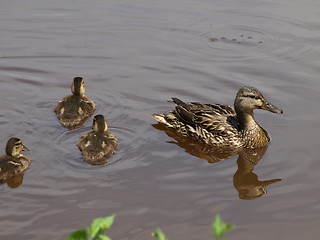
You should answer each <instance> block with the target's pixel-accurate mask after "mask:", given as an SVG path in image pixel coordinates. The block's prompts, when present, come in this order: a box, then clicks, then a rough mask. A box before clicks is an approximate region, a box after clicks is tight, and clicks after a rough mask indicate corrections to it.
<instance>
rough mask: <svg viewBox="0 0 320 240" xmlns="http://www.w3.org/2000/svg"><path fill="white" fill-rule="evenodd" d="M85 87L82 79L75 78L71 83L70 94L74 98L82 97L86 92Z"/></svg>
mask: <svg viewBox="0 0 320 240" xmlns="http://www.w3.org/2000/svg"><path fill="white" fill-rule="evenodd" d="M85 87H86V86H85V84H84V80H83V79H82V77H75V78H74V79H73V81H72V85H71V92H72V94H73V95H75V96H83V95H84V92H85V90H86V89H85Z"/></svg>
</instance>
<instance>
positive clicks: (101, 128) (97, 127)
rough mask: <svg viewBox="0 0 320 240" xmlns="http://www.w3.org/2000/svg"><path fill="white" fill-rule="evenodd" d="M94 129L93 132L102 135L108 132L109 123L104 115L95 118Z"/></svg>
mask: <svg viewBox="0 0 320 240" xmlns="http://www.w3.org/2000/svg"><path fill="white" fill-rule="evenodd" d="M92 129H93V131H95V132H100V133H104V132H106V131H107V130H108V125H107V122H106V120H105V119H104V117H103V116H102V115H96V116H94V118H93V124H92Z"/></svg>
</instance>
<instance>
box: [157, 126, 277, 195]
mask: <svg viewBox="0 0 320 240" xmlns="http://www.w3.org/2000/svg"><path fill="white" fill-rule="evenodd" d="M152 126H153V127H154V128H156V129H158V130H162V131H164V132H165V133H166V134H167V135H168V136H169V137H171V138H173V139H174V140H175V141H168V143H172V144H175V145H178V146H179V147H181V148H183V149H184V150H185V152H187V153H189V154H191V155H193V156H196V157H199V158H202V159H205V160H207V161H208V163H216V162H220V161H222V160H226V159H228V158H231V157H233V156H235V155H239V157H238V159H237V164H238V169H237V171H236V172H235V174H234V175H233V185H234V187H235V188H236V190H237V191H238V193H239V198H240V199H246V200H250V199H255V198H259V197H261V196H262V195H264V194H265V193H267V191H266V190H265V187H266V186H268V185H270V184H272V183H275V182H279V181H281V179H271V180H266V181H260V180H259V179H258V175H257V174H255V173H254V172H253V170H254V168H255V166H256V165H257V164H258V163H259V161H260V159H261V158H262V157H263V155H264V154H265V152H266V151H267V149H268V145H266V146H263V147H259V148H255V149H246V148H241V149H234V148H230V147H229V148H228V147H224V148H222V147H212V146H209V145H206V144H202V143H199V142H197V141H196V140H194V139H192V138H190V137H185V136H182V135H181V134H177V132H176V131H174V130H172V129H170V128H167V127H166V126H164V125H163V124H159V123H158V124H153V125H152Z"/></svg>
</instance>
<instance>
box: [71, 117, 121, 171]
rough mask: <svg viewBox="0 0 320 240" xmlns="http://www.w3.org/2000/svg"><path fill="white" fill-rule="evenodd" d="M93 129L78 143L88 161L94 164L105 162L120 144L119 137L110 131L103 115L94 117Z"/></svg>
mask: <svg viewBox="0 0 320 240" xmlns="http://www.w3.org/2000/svg"><path fill="white" fill-rule="evenodd" d="M92 129H93V130H92V131H91V132H89V133H87V134H85V135H83V136H82V137H81V139H80V141H79V142H78V144H77V147H78V148H79V150H80V151H81V153H82V155H83V158H84V160H85V161H86V162H88V163H91V164H93V165H98V164H104V163H105V160H103V159H105V158H108V157H109V156H111V155H112V154H113V152H114V150H115V149H116V148H117V146H118V142H117V138H116V137H115V136H114V135H113V134H112V133H111V132H110V131H108V127H107V123H106V121H105V120H104V117H103V116H102V115H96V116H95V117H94V119H93V124H92Z"/></svg>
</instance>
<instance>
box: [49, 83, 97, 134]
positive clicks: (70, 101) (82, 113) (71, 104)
mask: <svg viewBox="0 0 320 240" xmlns="http://www.w3.org/2000/svg"><path fill="white" fill-rule="evenodd" d="M71 91H72V93H73V94H72V95H71V96H67V97H64V98H63V99H61V100H60V101H59V103H58V105H57V106H56V107H55V108H54V112H55V113H56V115H57V118H58V120H59V121H60V123H61V124H62V125H63V126H64V127H66V128H68V129H74V128H76V127H78V126H80V125H82V124H83V123H84V122H85V121H86V120H87V119H88V118H89V117H91V116H92V114H93V113H94V111H95V108H96V107H95V104H94V102H93V101H92V100H91V99H89V98H88V97H87V96H85V95H84V93H85V84H84V81H83V79H82V78H80V77H76V78H74V80H73V82H72V86H71Z"/></svg>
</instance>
